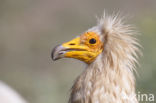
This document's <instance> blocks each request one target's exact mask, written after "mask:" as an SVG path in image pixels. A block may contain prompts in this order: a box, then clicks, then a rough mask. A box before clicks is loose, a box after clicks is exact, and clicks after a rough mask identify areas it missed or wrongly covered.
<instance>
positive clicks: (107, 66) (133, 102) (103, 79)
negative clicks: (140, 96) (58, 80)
mask: <svg viewBox="0 0 156 103" xmlns="http://www.w3.org/2000/svg"><path fill="white" fill-rule="evenodd" d="M69 103H138V102H137V99H136V95H135V78H134V75H133V71H132V70H130V68H129V67H127V64H126V62H125V60H120V59H119V60H117V61H113V59H112V58H111V57H106V56H104V55H102V54H101V55H99V56H98V57H97V59H96V60H95V61H94V62H93V63H92V64H89V65H88V66H87V68H86V69H85V70H84V72H83V73H82V74H81V75H80V76H79V77H78V78H77V80H76V82H75V84H74V85H73V87H72V92H71V97H70V100H69Z"/></svg>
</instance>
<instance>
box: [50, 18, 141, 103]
mask: <svg viewBox="0 0 156 103" xmlns="http://www.w3.org/2000/svg"><path fill="white" fill-rule="evenodd" d="M136 34H137V32H136V31H135V29H134V28H133V26H131V25H127V24H125V23H124V18H123V17H122V16H119V15H111V16H108V15H104V16H103V17H102V18H100V19H98V23H97V25H96V26H94V27H92V28H90V29H88V30H87V31H85V32H84V33H82V34H81V35H79V36H78V37H76V38H74V39H73V40H71V41H69V42H66V43H63V44H62V45H59V46H56V47H55V48H54V49H53V51H52V54H51V56H52V59H53V60H58V59H60V58H75V59H79V60H81V61H83V62H85V63H86V64H87V67H86V69H85V70H84V71H83V72H82V73H81V74H80V75H79V77H78V78H77V79H76V81H75V83H74V85H73V87H72V89H71V95H70V99H69V103H138V101H137V99H136V96H135V94H136V93H135V76H134V73H133V71H135V70H136V69H135V65H136V63H137V58H138V54H140V50H139V47H140V45H139V43H138V40H137V39H136Z"/></svg>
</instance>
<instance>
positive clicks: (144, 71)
mask: <svg viewBox="0 0 156 103" xmlns="http://www.w3.org/2000/svg"><path fill="white" fill-rule="evenodd" d="M104 10H105V11H107V12H109V13H111V12H112V11H122V12H123V14H126V15H129V16H130V18H132V19H131V21H128V22H129V23H132V24H134V25H136V27H137V29H138V30H139V31H140V33H141V35H140V36H139V39H140V43H141V45H142V46H143V49H142V51H143V54H144V56H143V57H141V58H140V61H139V62H140V67H138V69H137V71H138V74H139V76H137V79H136V82H137V83H136V84H137V91H140V92H141V93H153V94H155V95H156V79H155V78H156V68H155V67H156V0H1V1H0V80H2V81H4V82H6V83H7V84H9V85H10V86H12V87H13V88H14V89H15V90H17V91H18V92H19V93H20V94H21V95H22V96H23V97H24V98H25V99H26V100H27V101H29V102H30V103H67V101H68V98H69V93H70V92H69V90H70V87H71V86H72V84H73V81H74V80H75V78H76V77H77V76H78V75H79V74H80V72H81V71H82V70H83V69H84V67H85V65H84V64H83V63H81V62H80V61H77V60H74V59H62V60H59V61H56V62H53V61H52V60H51V58H50V53H51V50H52V48H53V47H54V46H55V45H57V44H60V43H62V42H66V41H68V40H70V39H72V38H74V37H75V36H77V35H79V34H81V33H82V32H84V31H85V30H87V29H88V28H90V27H92V26H94V25H95V24H96V18H95V16H96V15H97V16H99V17H100V16H101V15H102V14H103V11H104Z"/></svg>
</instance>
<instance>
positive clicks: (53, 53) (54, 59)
mask: <svg viewBox="0 0 156 103" xmlns="http://www.w3.org/2000/svg"><path fill="white" fill-rule="evenodd" d="M58 46H59V45H57V46H55V47H54V48H53V49H52V52H51V59H52V60H53V61H56V60H57V59H58V58H56V57H55V54H56V52H57V51H56V50H57V47H58Z"/></svg>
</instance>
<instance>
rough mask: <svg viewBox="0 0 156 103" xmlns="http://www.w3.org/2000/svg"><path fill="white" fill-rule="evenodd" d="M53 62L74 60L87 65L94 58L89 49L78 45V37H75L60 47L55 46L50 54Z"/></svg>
mask: <svg viewBox="0 0 156 103" xmlns="http://www.w3.org/2000/svg"><path fill="white" fill-rule="evenodd" d="M51 57H52V59H53V60H58V59H61V58H75V59H79V60H81V61H84V62H86V63H89V62H90V61H91V60H92V59H93V58H92V57H95V54H94V53H92V52H91V51H90V48H89V47H88V46H86V45H83V44H81V43H80V37H77V38H75V39H73V40H71V41H69V42H66V43H63V44H62V45H58V46H56V47H55V48H54V49H53V50H52V53H51Z"/></svg>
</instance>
